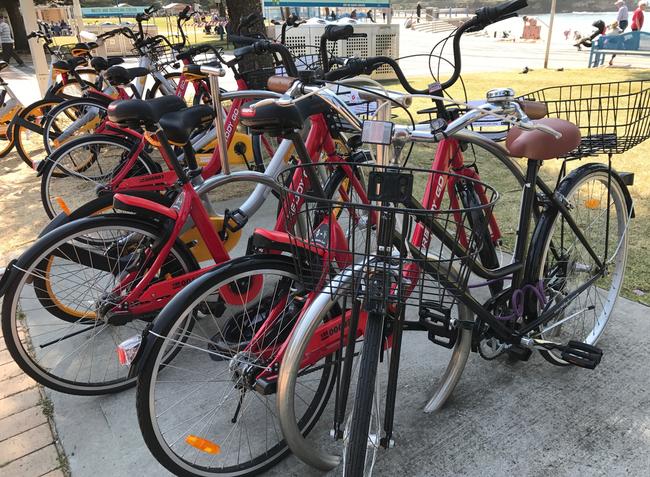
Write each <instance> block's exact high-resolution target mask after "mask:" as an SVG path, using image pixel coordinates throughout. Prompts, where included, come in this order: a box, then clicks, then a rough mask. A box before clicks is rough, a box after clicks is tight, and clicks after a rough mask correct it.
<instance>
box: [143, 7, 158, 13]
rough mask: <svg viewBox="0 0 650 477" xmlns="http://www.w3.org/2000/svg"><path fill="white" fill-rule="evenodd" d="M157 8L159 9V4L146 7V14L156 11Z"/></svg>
mask: <svg viewBox="0 0 650 477" xmlns="http://www.w3.org/2000/svg"><path fill="white" fill-rule="evenodd" d="M156 10H158V6H157V5H151V6H150V7H147V8H145V10H144V12H145V13H146V14H151V13H153V12H155V11H156Z"/></svg>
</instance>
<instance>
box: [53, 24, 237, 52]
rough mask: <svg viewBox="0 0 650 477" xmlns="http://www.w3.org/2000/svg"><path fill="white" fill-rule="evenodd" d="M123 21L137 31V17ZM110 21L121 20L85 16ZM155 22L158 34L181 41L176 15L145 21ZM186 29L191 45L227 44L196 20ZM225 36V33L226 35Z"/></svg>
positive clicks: (65, 39)
mask: <svg viewBox="0 0 650 477" xmlns="http://www.w3.org/2000/svg"><path fill="white" fill-rule="evenodd" d="M121 21H122V22H130V23H132V24H133V25H132V26H131V29H132V30H134V31H136V30H137V28H138V26H137V24H136V23H135V19H133V18H126V17H124V18H122V19H121ZM106 22H110V23H113V24H114V25H115V26H114V28H118V24H119V22H120V20H119V19H118V18H117V17H115V18H93V19H91V18H85V19H84V25H99V24H102V23H106ZM152 23H155V25H156V26H157V27H158V34H159V35H165V36H167V37H168V38H169V40H170V41H171V42H172V43H174V42H180V40H181V39H180V36H179V35H178V29H177V28H176V17H172V18H170V19H169V21H167V19H166V18H164V17H156V18H154V19H153V20H152V21H149V22H147V23H145V25H148V24H152ZM183 30H184V31H185V35H186V36H187V41H188V42H189V44H190V45H195V44H197V43H206V42H209V43H215V44H216V45H217V46H222V47H225V46H226V41H225V40H224V41H221V40H220V39H219V38H220V36H219V35H215V34H211V35H206V34H205V32H204V30H203V28H202V27H196V28H195V27H194V22H192V21H189V22H188V23H187V24H186V25H185V27H184V28H183ZM224 38H225V35H224ZM54 41H55V43H56V44H57V45H64V44H68V43H74V42H76V41H77V38H76V37H74V36H55V37H54Z"/></svg>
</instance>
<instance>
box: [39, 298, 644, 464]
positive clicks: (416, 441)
mask: <svg viewBox="0 0 650 477" xmlns="http://www.w3.org/2000/svg"><path fill="white" fill-rule="evenodd" d="M649 335H650V320H648V309H647V308H646V307H644V306H642V305H639V304H636V303H632V302H630V301H628V300H623V299H621V300H620V301H619V303H618V305H617V307H616V311H615V313H614V316H613V317H612V318H611V322H610V326H609V328H608V329H607V331H606V332H605V335H604V337H603V339H602V341H601V342H600V346H602V348H603V350H604V352H605V354H604V357H603V361H602V363H601V365H600V366H599V367H598V368H597V369H596V370H594V371H589V370H585V369H578V368H573V367H569V368H559V367H555V366H552V365H550V364H548V363H547V362H546V361H544V360H543V359H542V358H541V357H540V356H539V355H537V354H534V355H533V357H532V358H531V360H530V361H529V362H527V363H522V362H517V363H508V362H507V361H505V359H502V358H498V359H496V360H494V361H485V360H483V359H482V358H480V357H479V356H477V355H475V354H472V356H470V360H469V363H468V365H467V367H466V369H465V372H464V374H463V377H462V378H461V381H460V383H459V385H458V387H457V388H456V391H455V392H454V395H453V396H452V398H451V400H450V402H449V403H448V404H447V405H446V406H445V408H444V409H443V410H441V411H440V412H438V413H436V414H424V413H423V412H422V408H423V406H424V404H425V403H426V402H427V400H428V398H429V397H430V396H429V393H430V390H431V387H432V383H431V379H432V378H431V376H436V375H437V372H439V370H440V367H441V366H443V365H444V364H446V363H442V362H436V357H437V356H438V350H439V349H440V348H438V347H436V346H434V345H433V344H431V343H430V342H429V341H428V340H427V339H426V336H425V335H424V334H423V333H407V336H406V338H405V340H406V341H405V347H404V349H405V352H404V354H403V358H402V359H403V361H402V368H401V375H400V390H399V393H398V402H397V403H398V404H397V413H396V418H395V423H396V427H395V441H396V445H395V447H394V448H393V449H390V450H389V451H382V452H381V454H380V456H379V458H378V461H377V463H376V466H375V475H379V476H389V475H404V476H431V475H436V476H457V475H463V476H479V475H523V476H542V475H557V476H582V475H596V476H597V475H603V476H605V475H607V476H613V475H646V474H647V470H648V468H650V415H649V414H648V412H647V409H648V406H649V405H650V393H649V392H648V383H649V382H650V369H649V368H648V367H647V366H646V365H645V363H647V362H648V360H649V359H650V351H648V349H647V346H645V344H646V341H647V336H649ZM384 371H385V370H384ZM46 392H47V394H48V396H49V397H50V398H51V400H52V402H53V403H54V409H55V420H56V425H57V429H58V432H59V435H60V437H61V441H62V444H63V447H64V449H65V451H66V453H67V455H68V460H69V463H70V469H71V471H72V475H73V476H84V477H85V476H88V477H90V476H96V475H125V474H127V473H128V474H136V475H140V476H142V477H149V476H151V477H154V476H155V477H160V476H162V475H170V474H169V473H168V472H166V470H165V469H164V468H162V467H161V466H160V465H159V464H158V463H157V462H156V461H155V460H154V458H153V457H152V456H151V455H150V453H149V452H148V450H147V448H146V446H145V444H144V441H143V440H142V437H141V435H140V432H139V428H138V425H137V420H136V413H135V406H134V402H135V393H134V391H133V390H129V391H126V392H124V393H121V394H117V395H113V396H104V397H95V398H82V397H73V396H67V395H63V394H59V393H56V392H51V391H46ZM326 415H327V414H326ZM323 425H325V423H323ZM321 430H322V429H321ZM336 474H337V472H332V473H331V475H336ZM265 475H268V476H278V477H279V476H286V475H291V476H316V475H322V474H321V473H320V472H317V471H314V470H313V469H310V468H308V467H307V466H306V465H304V464H303V463H302V462H300V461H299V460H297V459H296V458H295V457H293V456H290V457H289V458H287V459H285V460H284V461H283V462H281V463H280V464H279V465H278V466H276V467H275V468H274V469H272V470H271V471H269V472H267V473H266V474H265ZM328 475H329V474H328Z"/></svg>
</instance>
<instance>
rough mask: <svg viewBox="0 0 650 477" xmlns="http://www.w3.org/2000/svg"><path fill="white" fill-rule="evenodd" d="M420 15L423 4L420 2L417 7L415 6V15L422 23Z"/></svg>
mask: <svg viewBox="0 0 650 477" xmlns="http://www.w3.org/2000/svg"><path fill="white" fill-rule="evenodd" d="M420 15H422V5H420V2H418V5H417V7H415V16H417V17H418V23H420Z"/></svg>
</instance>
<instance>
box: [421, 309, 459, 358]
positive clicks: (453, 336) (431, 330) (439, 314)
mask: <svg viewBox="0 0 650 477" xmlns="http://www.w3.org/2000/svg"><path fill="white" fill-rule="evenodd" d="M420 323H421V324H422V325H423V326H424V327H425V328H426V329H427V331H428V338H429V341H431V342H432V343H434V344H437V345H440V346H442V347H444V348H448V349H451V348H453V347H454V345H455V344H456V340H457V339H458V328H456V327H452V326H451V320H450V318H449V313H448V312H444V311H438V310H436V311H433V310H431V309H429V308H425V307H422V308H420Z"/></svg>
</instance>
